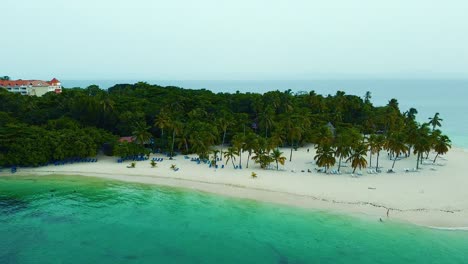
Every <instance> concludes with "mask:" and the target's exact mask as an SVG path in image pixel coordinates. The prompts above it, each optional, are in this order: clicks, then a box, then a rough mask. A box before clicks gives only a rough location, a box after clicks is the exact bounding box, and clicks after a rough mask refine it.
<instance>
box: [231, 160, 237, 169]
mask: <svg viewBox="0 0 468 264" xmlns="http://www.w3.org/2000/svg"><path fill="white" fill-rule="evenodd" d="M231 162H232V167H233V168H236V165H235V164H234V159H231Z"/></svg>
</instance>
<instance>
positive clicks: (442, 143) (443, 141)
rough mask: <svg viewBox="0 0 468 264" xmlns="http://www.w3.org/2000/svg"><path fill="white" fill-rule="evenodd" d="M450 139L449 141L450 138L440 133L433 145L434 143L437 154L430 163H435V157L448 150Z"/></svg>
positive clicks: (450, 145)
mask: <svg viewBox="0 0 468 264" xmlns="http://www.w3.org/2000/svg"><path fill="white" fill-rule="evenodd" d="M451 143H452V141H450V139H449V138H448V137H447V136H446V135H441V136H440V137H439V138H438V139H437V141H436V143H435V145H434V150H435V151H436V152H437V155H436V156H435V158H434V162H432V163H435V162H436V160H437V157H438V156H439V155H444V154H445V153H447V152H448V150H449V148H451V147H452V144H451Z"/></svg>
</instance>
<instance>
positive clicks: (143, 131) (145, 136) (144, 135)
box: [133, 123, 152, 146]
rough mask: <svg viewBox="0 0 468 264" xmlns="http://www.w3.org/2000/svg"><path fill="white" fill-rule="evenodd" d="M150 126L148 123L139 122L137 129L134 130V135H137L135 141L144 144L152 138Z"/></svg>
mask: <svg viewBox="0 0 468 264" xmlns="http://www.w3.org/2000/svg"><path fill="white" fill-rule="evenodd" d="M148 129H150V127H147V126H146V124H143V123H137V125H136V128H135V130H134V131H133V136H134V137H135V142H136V143H137V144H140V145H141V146H143V145H144V144H145V143H146V142H148V140H149V139H150V138H151V136H152V135H151V133H150V132H148Z"/></svg>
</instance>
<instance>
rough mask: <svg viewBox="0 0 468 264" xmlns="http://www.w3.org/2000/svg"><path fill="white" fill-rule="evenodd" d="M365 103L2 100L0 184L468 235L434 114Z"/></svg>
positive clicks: (309, 99) (134, 97)
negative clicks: (277, 209) (84, 185)
mask: <svg viewBox="0 0 468 264" xmlns="http://www.w3.org/2000/svg"><path fill="white" fill-rule="evenodd" d="M371 99H372V98H371V93H370V92H367V93H366V94H365V95H362V97H361V96H357V95H348V94H345V93H344V92H341V91H339V92H337V93H336V94H335V95H319V94H316V93H315V92H313V91H311V92H298V93H292V91H291V90H286V91H284V92H280V91H271V92H267V93H265V94H257V93H239V92H236V93H217V94H215V93H213V92H211V91H209V90H204V89H202V90H190V89H183V88H179V87H162V86H158V85H150V84H147V83H144V82H140V83H136V84H119V85H115V86H113V87H111V88H109V89H108V90H102V89H100V88H99V87H97V86H94V85H93V86H89V87H87V88H85V89H81V88H73V89H63V91H62V93H60V94H55V93H47V94H45V95H44V96H42V97H36V96H22V95H19V94H13V93H9V92H7V91H6V90H3V89H0V102H1V104H0V166H1V167H3V170H2V172H0V173H1V174H2V175H11V173H12V172H16V171H18V172H17V173H18V174H24V175H49V174H60V175H65V174H72V175H84V176H98V177H104V178H112V179H119V180H124V181H137V182H143V183H155V184H162V185H171V186H181V187H188V188H195V189H199V190H203V191H209V192H214V193H219V194H224V195H231V196H237V197H244V198H252V199H259V200H266V201H272V202H277V203H284V204H289V205H297V206H301V207H307V208H316V209H317V208H318V209H332V210H334V209H337V210H339V211H347V212H352V213H363V212H364V213H366V214H369V215H372V216H382V217H392V218H395V219H403V220H408V221H411V222H414V223H418V224H423V225H430V226H440V227H462V226H468V223H467V222H466V219H468V218H466V216H467V211H466V208H468V206H467V205H466V204H465V203H466V202H464V201H467V200H468V199H466V194H465V192H464V191H463V190H462V189H461V186H463V184H465V183H466V179H465V177H463V171H464V170H465V167H466V165H465V164H464V162H463V160H464V159H466V157H467V156H466V153H464V152H463V151H461V150H458V149H453V150H452V151H451V152H450V153H449V154H447V153H448V151H449V149H450V148H451V142H450V139H449V138H448V136H446V135H444V134H443V132H442V131H441V130H440V128H441V126H442V121H443V119H442V118H441V117H440V115H439V113H435V114H434V116H432V117H426V118H423V120H426V121H427V122H418V119H417V110H416V109H414V108H410V109H403V110H402V109H400V108H399V104H398V101H397V100H396V99H390V100H389V101H388V104H387V105H384V106H374V105H373V103H372V100H371ZM446 154H447V155H446ZM448 158H450V163H451V164H450V168H449V166H446V165H447V163H448ZM452 163H453V164H452ZM464 166H465V167H464Z"/></svg>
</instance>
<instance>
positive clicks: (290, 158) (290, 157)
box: [289, 144, 293, 161]
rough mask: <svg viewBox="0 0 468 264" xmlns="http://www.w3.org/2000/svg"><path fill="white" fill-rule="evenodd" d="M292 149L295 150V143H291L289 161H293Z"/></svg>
mask: <svg viewBox="0 0 468 264" xmlns="http://www.w3.org/2000/svg"><path fill="white" fill-rule="evenodd" d="M292 151H293V144H291V154H289V161H292Z"/></svg>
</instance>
